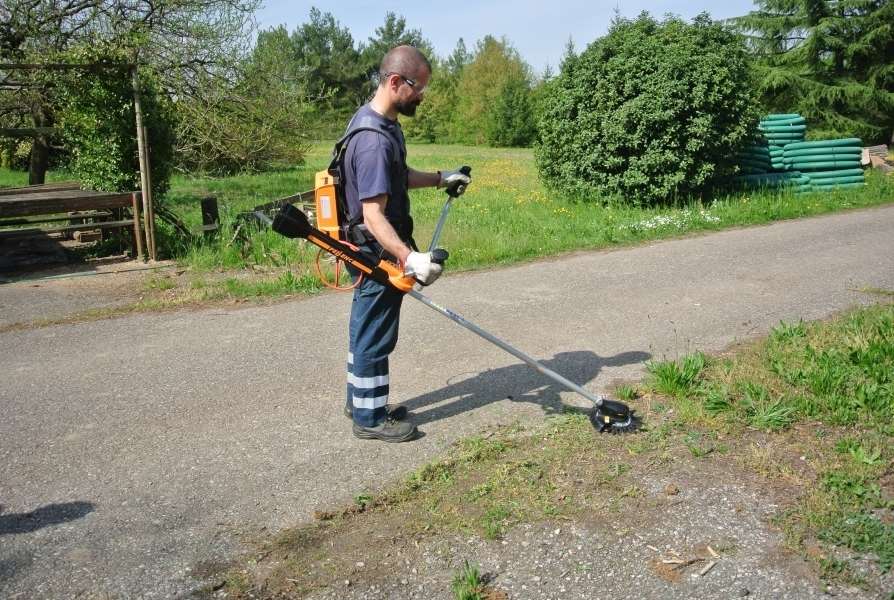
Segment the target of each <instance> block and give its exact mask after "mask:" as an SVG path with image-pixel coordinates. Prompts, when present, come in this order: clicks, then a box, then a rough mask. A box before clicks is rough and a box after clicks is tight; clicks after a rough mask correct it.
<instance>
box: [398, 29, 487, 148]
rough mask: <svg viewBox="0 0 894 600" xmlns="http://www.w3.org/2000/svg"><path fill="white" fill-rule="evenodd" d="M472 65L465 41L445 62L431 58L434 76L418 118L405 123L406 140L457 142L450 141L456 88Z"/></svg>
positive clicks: (460, 39)
mask: <svg viewBox="0 0 894 600" xmlns="http://www.w3.org/2000/svg"><path fill="white" fill-rule="evenodd" d="M471 61H472V55H471V53H469V51H468V50H467V49H466V44H465V42H464V41H463V39H462V38H459V40H458V41H457V42H456V47H455V48H454V49H453V52H452V53H451V54H450V56H448V57H447V58H446V59H445V60H443V61H441V60H438V59H437V58H435V57H433V58H432V64H433V67H434V69H433V72H432V78H431V80H430V81H429V83H428V89H427V90H426V92H425V101H424V102H423V103H422V104H420V105H419V109H418V110H417V112H416V115H415V116H414V117H413V118H412V119H408V120H406V121H405V122H404V123H403V128H404V133H405V134H406V135H407V137H411V138H415V139H419V140H424V141H427V142H435V141H439V142H449V141H455V140H453V139H452V138H451V135H450V132H451V123H452V122H453V119H454V112H455V110H456V96H457V87H458V85H459V80H460V77H461V76H462V72H463V69H465V68H466V66H467V65H468V64H469V63H470V62H471Z"/></svg>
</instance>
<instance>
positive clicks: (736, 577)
mask: <svg viewBox="0 0 894 600" xmlns="http://www.w3.org/2000/svg"><path fill="white" fill-rule="evenodd" d="M635 435H646V434H645V433H642V434H635ZM798 435H799V434H797V433H796V434H795V437H797V436H798ZM801 435H809V433H807V432H802V433H801ZM625 437H626V441H625V440H618V439H610V438H608V439H607V441H606V444H607V445H608V447H609V448H608V456H602V457H593V458H592V460H591V462H592V463H593V464H590V465H587V464H586V460H584V461H582V462H581V463H579V464H581V465H583V466H582V467H581V469H580V470H579V471H577V470H575V471H574V472H573V473H569V477H572V479H573V481H574V482H575V484H574V485H576V486H578V488H579V490H580V492H581V493H583V492H584V490H585V489H588V487H589V485H590V481H591V480H592V477H591V476H588V475H587V473H590V475H592V474H593V473H595V472H597V471H599V470H600V469H601V468H602V467H604V463H605V462H606V461H607V460H624V461H626V462H625V464H626V465H627V466H629V467H630V470H629V472H627V475H625V476H624V477H623V478H622V479H621V480H619V481H617V482H615V484H613V485H609V486H606V487H605V488H604V489H602V490H600V491H597V497H598V498H599V500H598V501H596V502H595V503H594V504H593V506H592V510H590V511H589V512H585V513H582V514H580V515H578V516H576V517H575V518H569V517H564V518H559V519H555V520H546V521H539V522H521V523H518V524H516V525H514V526H512V527H511V528H509V529H508V530H507V531H506V532H505V534H504V535H501V536H499V537H498V538H497V539H493V540H488V539H485V538H484V537H482V536H481V535H478V534H476V533H473V532H465V533H464V532H455V533H441V534H438V535H430V534H427V533H425V532H424V531H422V532H417V533H416V534H415V535H407V534H406V524H407V523H408V522H410V521H412V520H414V519H415V518H417V517H418V515H411V514H407V512H406V510H407V509H406V508H402V507H394V508H385V509H382V508H381V507H379V508H377V509H374V510H372V511H370V512H369V513H366V514H363V513H356V512H355V511H354V510H353V509H351V508H348V509H347V510H348V513H350V515H349V517H348V518H347V523H339V524H336V525H328V524H327V523H326V522H325V521H322V522H319V523H318V524H317V525H316V526H312V527H307V528H304V529H299V530H295V531H293V532H290V533H287V534H285V535H282V534H281V535H280V536H278V537H276V538H273V539H267V540H256V543H257V544H258V548H259V550H258V552H257V554H256V555H254V556H251V557H248V558H247V559H244V560H242V561H238V562H237V563H236V564H238V565H240V566H239V567H237V569H236V570H233V569H232V568H231V569H230V570H229V571H220V572H217V573H215V572H214V568H213V566H211V565H206V567H207V568H208V569H209V570H208V571H204V572H202V571H200V572H197V573H196V574H197V575H199V574H201V575H203V576H210V577H211V581H212V584H211V585H210V587H209V588H208V591H207V593H206V594H205V596H206V597H212V598H224V597H229V598H232V597H236V598H249V597H262V598H312V599H314V600H336V599H338V600H341V599H353V600H361V599H363V600H369V599H382V600H385V599H392V598H419V599H427V598H452V597H453V595H452V593H451V583H452V580H453V578H454V577H455V575H456V574H457V573H458V572H459V571H460V569H461V568H462V567H463V565H464V564H465V562H466V561H468V563H470V564H472V565H475V566H477V567H478V568H479V570H480V573H481V580H482V582H483V583H484V584H485V588H484V590H483V592H484V597H485V598H488V599H490V600H496V599H513V600H516V599H525V600H527V599H532V600H533V599H563V600H564V599H581V600H584V599H588V600H589V599H604V600H616V599H629V600H634V599H641V598H668V599H689V598H699V599H701V598H711V599H714V598H717V599H721V598H730V599H732V598H746V597H747V598H761V599H767V600H771V599H772V600H778V599H788V598H791V599H799V600H800V599H809V598H816V599H820V598H830V597H839V598H849V599H854V600H859V599H867V600H868V599H878V600H882V599H885V600H887V599H888V598H889V597H890V594H891V591H892V590H894V573H887V574H883V573H881V572H880V571H879V570H878V568H877V566H875V565H874V564H873V562H872V560H871V559H869V558H868V557H864V558H861V557H855V556H853V554H848V553H845V552H841V553H840V554H838V555H836V557H837V558H842V557H847V558H849V559H852V560H855V563H854V564H856V565H857V566H858V571H859V573H858V574H859V576H860V577H862V578H863V579H864V580H865V582H866V583H865V584H864V585H863V586H861V587H854V586H852V585H849V584H847V583H843V582H826V581H823V580H821V579H820V578H819V576H818V574H817V572H818V569H817V567H816V563H811V562H809V561H808V560H805V559H804V558H802V557H801V556H799V555H797V554H796V553H794V552H792V551H791V550H789V549H788V548H787V547H786V545H785V544H784V541H783V534H782V532H781V531H780V529H779V528H778V526H777V525H776V524H775V518H776V517H777V516H778V515H780V514H781V513H782V512H783V511H785V510H786V509H787V508H788V507H790V506H792V503H793V501H794V500H795V499H796V498H797V497H798V496H799V495H800V494H801V493H802V492H803V488H800V487H799V486H798V485H795V484H794V483H793V482H792V481H790V480H787V479H786V478H781V477H771V478H768V477H765V476H762V475H759V474H757V473H756V472H754V470H753V469H749V468H747V467H744V466H743V464H745V463H747V460H744V461H743V459H745V458H746V456H747V455H748V454H749V453H750V452H751V449H752V448H754V447H760V446H761V445H762V444H763V443H764V439H763V436H762V435H761V434H759V433H757V432H755V433H754V435H753V436H748V439H740V440H738V441H736V442H734V445H733V447H732V448H731V450H730V451H729V452H724V453H722V454H715V455H710V456H708V457H702V458H697V457H694V456H693V455H692V454H691V453H689V452H688V451H685V449H682V448H680V447H676V448H673V447H672V448H671V449H670V452H668V451H667V449H665V450H663V451H661V452H648V453H645V454H643V455H640V456H633V455H631V454H630V453H629V452H627V451H625V444H627V443H628V442H629V441H630V440H633V439H635V438H631V437H630V436H625ZM788 450H789V452H788V453H789V454H791V452H792V451H794V452H795V454H797V452H798V448H797V447H796V446H792V447H789V449H788ZM612 454H614V456H612ZM776 458H777V459H779V460H781V461H782V462H784V463H790V464H794V465H797V463H803V462H804V461H803V460H801V457H799V456H795V455H791V456H787V455H786V454H785V453H784V452H783V453H780V454H778V455H777V456H776ZM784 470H785V471H787V472H789V473H792V472H793V471H791V470H789V469H787V468H786V469H784ZM808 471H809V467H804V468H803V473H802V476H804V477H809V476H810V474H809V473H808ZM799 477H800V476H799ZM557 493H558V492H557ZM562 493H564V491H563V492H562ZM354 509H356V507H354ZM833 551H836V550H833ZM815 552H816V553H817V557H816V558H819V559H825V558H828V555H827V554H828V551H823V550H820V549H819V548H818V547H817V548H816V549H815ZM824 552H825V553H824ZM240 569H241V570H240ZM215 581H216V582H217V583H214V582H215ZM214 588H219V589H217V590H216V591H215V589H214Z"/></svg>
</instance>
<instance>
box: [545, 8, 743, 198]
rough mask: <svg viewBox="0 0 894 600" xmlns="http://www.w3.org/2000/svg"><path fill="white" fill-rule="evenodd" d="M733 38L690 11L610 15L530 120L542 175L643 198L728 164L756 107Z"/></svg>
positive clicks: (678, 192)
mask: <svg viewBox="0 0 894 600" xmlns="http://www.w3.org/2000/svg"><path fill="white" fill-rule="evenodd" d="M752 88H753V86H752V71H751V65H750V62H749V57H748V55H747V53H746V49H745V45H744V42H743V41H742V39H741V38H740V37H738V36H736V35H735V34H733V33H731V32H730V31H728V30H727V29H726V28H725V27H723V26H722V25H720V24H718V23H715V22H713V21H711V19H710V18H709V17H708V16H707V15H705V14H702V15H699V16H698V17H697V18H696V19H695V20H694V21H693V22H692V23H691V24H688V23H686V22H684V21H682V20H680V19H678V18H667V19H666V20H664V21H661V22H658V21H656V20H655V19H653V18H652V17H651V16H649V15H648V14H647V13H642V14H641V15H640V16H639V17H637V18H636V19H635V20H628V19H617V20H616V21H614V23H613V24H612V26H611V28H610V29H609V32H608V34H607V35H606V36H605V37H603V38H601V39H599V40H597V41H595V42H593V43H592V44H590V46H589V47H588V48H587V49H586V50H585V51H584V52H582V53H581V54H580V56H577V57H570V58H569V59H568V60H565V61H564V63H563V64H562V69H561V72H560V74H559V76H558V77H557V78H556V79H555V80H553V81H551V82H550V85H549V92H550V93H549V95H548V97H546V98H545V99H544V110H543V113H542V115H541V118H540V121H539V124H538V135H539V141H538V143H537V145H536V157H537V164H538V168H539V170H540V173H541V177H542V178H543V180H544V182H545V183H546V184H547V185H548V186H550V187H552V188H556V189H561V190H565V191H569V192H572V193H575V194H577V195H580V196H582V197H586V196H592V195H594V194H595V195H600V196H613V197H618V198H620V199H622V200H623V201H624V202H627V203H630V204H634V205H653V204H658V203H663V202H668V201H672V200H674V199H676V198H678V197H687V196H691V195H699V194H701V193H703V192H704V191H705V190H706V189H708V188H709V187H710V186H711V185H712V184H713V183H714V182H715V181H717V180H718V179H719V178H720V177H721V176H723V175H725V174H727V173H728V172H729V166H728V164H727V163H726V161H728V157H729V156H731V155H732V154H733V152H734V149H735V148H737V147H738V146H740V145H741V144H742V143H743V142H744V141H745V140H747V139H748V138H749V137H750V136H751V135H753V132H754V131H755V130H756V126H757V122H758V119H759V117H760V110H759V108H758V104H757V101H756V99H755V97H754V93H753V92H752Z"/></svg>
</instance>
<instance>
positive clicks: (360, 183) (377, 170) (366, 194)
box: [352, 131, 392, 202]
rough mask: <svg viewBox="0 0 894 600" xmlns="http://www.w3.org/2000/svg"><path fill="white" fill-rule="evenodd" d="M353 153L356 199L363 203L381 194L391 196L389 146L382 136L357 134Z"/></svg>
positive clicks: (364, 133)
mask: <svg viewBox="0 0 894 600" xmlns="http://www.w3.org/2000/svg"><path fill="white" fill-rule="evenodd" d="M352 141H354V142H355V143H356V146H355V147H354V153H353V158H352V160H353V162H354V176H355V178H356V180H357V192H358V196H357V197H358V199H359V200H360V201H361V202H363V201H364V200H369V199H370V198H374V197H376V196H380V195H381V194H389V195H390V194H391V152H392V150H391V147H390V146H391V145H390V144H389V143H388V141H387V140H384V139H383V137H382V135H380V134H378V133H375V132H372V131H364V132H361V133H358V134H357V135H356V136H355V139H354V140H352Z"/></svg>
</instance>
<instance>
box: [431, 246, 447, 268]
mask: <svg viewBox="0 0 894 600" xmlns="http://www.w3.org/2000/svg"><path fill="white" fill-rule="evenodd" d="M449 257H450V253H449V252H447V251H446V250H444V249H443V248H435V249H434V250H432V251H431V261H432V262H433V263H437V264H439V265H443V264H444V263H445V262H447V259H448V258H449Z"/></svg>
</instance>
